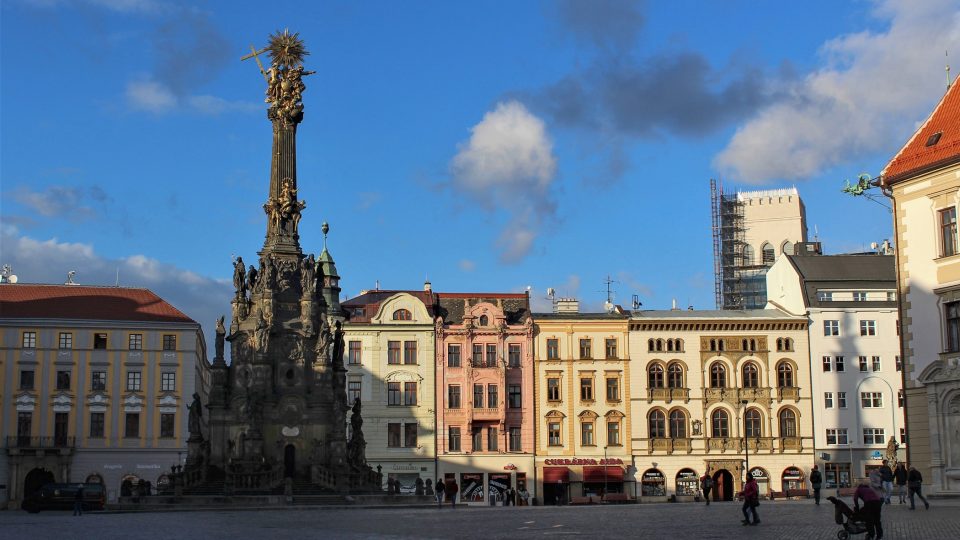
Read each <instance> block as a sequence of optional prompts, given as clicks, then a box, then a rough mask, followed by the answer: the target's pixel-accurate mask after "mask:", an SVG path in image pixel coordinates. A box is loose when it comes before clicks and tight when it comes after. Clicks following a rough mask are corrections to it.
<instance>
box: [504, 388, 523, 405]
mask: <svg viewBox="0 0 960 540" xmlns="http://www.w3.org/2000/svg"><path fill="white" fill-rule="evenodd" d="M507 400H508V402H507V403H508V406H509V407H510V408H511V409H519V408H520V407H522V406H523V403H522V401H521V395H520V385H519V384H511V385H508V386H507Z"/></svg>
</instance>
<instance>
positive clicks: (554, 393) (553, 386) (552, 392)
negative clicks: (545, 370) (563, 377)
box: [547, 378, 560, 401]
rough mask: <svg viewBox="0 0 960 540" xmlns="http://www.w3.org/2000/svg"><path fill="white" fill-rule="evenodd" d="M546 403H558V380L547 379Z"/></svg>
mask: <svg viewBox="0 0 960 540" xmlns="http://www.w3.org/2000/svg"><path fill="white" fill-rule="evenodd" d="M547 401H560V379H557V378H550V379H547Z"/></svg>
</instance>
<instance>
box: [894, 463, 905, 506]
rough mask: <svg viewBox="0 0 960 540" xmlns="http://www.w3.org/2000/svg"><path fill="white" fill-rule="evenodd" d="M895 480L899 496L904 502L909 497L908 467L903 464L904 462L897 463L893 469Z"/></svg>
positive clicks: (901, 502) (901, 501)
mask: <svg viewBox="0 0 960 540" xmlns="http://www.w3.org/2000/svg"><path fill="white" fill-rule="evenodd" d="M893 481H894V483H896V485H897V496H898V497H900V504H903V503H905V502H906V498H907V489H906V488H907V468H906V467H904V466H903V462H900V463H897V468H895V469H894V470H893Z"/></svg>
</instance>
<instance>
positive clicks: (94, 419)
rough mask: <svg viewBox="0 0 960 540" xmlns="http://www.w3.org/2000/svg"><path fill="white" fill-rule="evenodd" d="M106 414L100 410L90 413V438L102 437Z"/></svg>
mask: <svg viewBox="0 0 960 540" xmlns="http://www.w3.org/2000/svg"><path fill="white" fill-rule="evenodd" d="M105 421H106V415H105V414H104V413H102V412H92V413H90V438H91V439H102V438H103V431H104V422H105Z"/></svg>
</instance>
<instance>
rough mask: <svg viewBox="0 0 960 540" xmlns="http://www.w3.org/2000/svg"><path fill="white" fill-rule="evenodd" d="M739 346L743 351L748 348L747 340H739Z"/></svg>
mask: <svg viewBox="0 0 960 540" xmlns="http://www.w3.org/2000/svg"><path fill="white" fill-rule="evenodd" d="M740 348H741V349H742V350H744V351H749V350H750V348H749V345H748V344H747V340H743V341H741V342H740Z"/></svg>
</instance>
